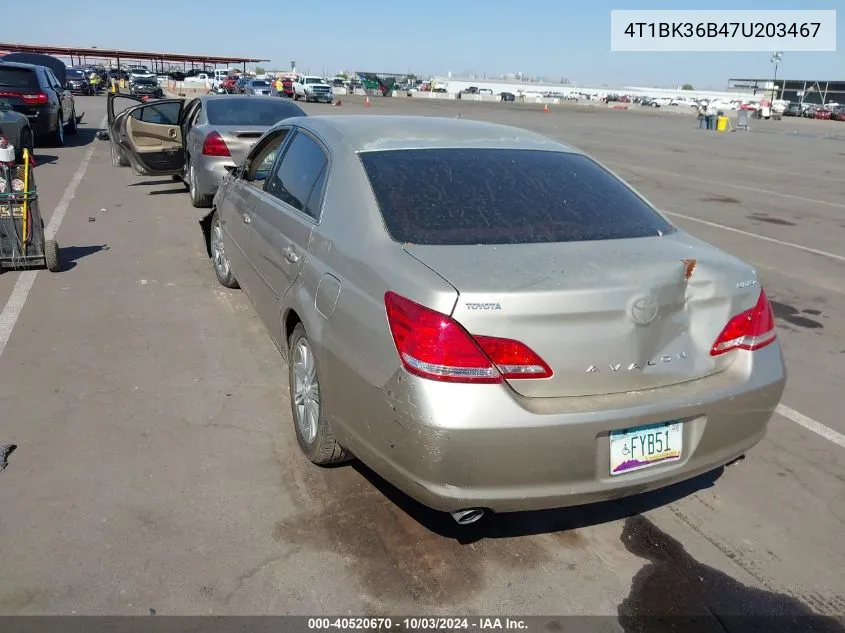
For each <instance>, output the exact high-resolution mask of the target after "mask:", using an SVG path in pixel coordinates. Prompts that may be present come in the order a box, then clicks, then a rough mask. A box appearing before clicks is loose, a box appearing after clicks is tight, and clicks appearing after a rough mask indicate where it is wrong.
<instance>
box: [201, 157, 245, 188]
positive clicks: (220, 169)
mask: <svg viewBox="0 0 845 633" xmlns="http://www.w3.org/2000/svg"><path fill="white" fill-rule="evenodd" d="M192 162H193V163H194V177H195V178H196V186H197V189H198V190H199V191H198V193H199V194H200V195H208V196H213V195H214V194H215V193H217V188H218V187H219V186H220V183H221V182H222V181H223V177H224V176H225V175H226V173H227V172H226V165H230V166H233V165H234V164H235V161H233V160H232V159H231V158H226V157H217V156H198V157H196V158H193V157H192Z"/></svg>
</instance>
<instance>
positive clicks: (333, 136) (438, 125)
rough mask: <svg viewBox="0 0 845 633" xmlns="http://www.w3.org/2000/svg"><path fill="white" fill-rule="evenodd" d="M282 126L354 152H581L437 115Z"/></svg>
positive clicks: (323, 118) (324, 118)
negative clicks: (514, 150)
mask: <svg viewBox="0 0 845 633" xmlns="http://www.w3.org/2000/svg"><path fill="white" fill-rule="evenodd" d="M284 123H285V124H291V123H293V124H295V125H298V126H300V127H303V128H306V129H310V130H312V131H313V132H314V133H316V134H317V136H319V137H321V138H322V139H323V140H324V141H326V142H327V143H330V144H337V145H343V146H344V147H345V148H346V149H349V150H351V151H353V152H367V151H383V150H399V149H436V148H499V149H536V150H548V151H558V152H571V153H580V152H579V151H578V150H577V149H575V148H573V147H570V146H569V145H565V144H563V143H560V142H558V141H555V140H552V139H550V138H548V137H546V136H543V135H541V134H537V133H535V132H529V131H528V130H523V129H521V128H517V127H512V126H509V125H500V124H497V123H487V122H484V121H473V120H470V119H453V118H446V117H436V116H396V115H339V116H332V115H320V116H310V117H307V118H306V117H292V118H290V119H285V121H284Z"/></svg>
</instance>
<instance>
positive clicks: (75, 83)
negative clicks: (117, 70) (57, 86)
mask: <svg viewBox="0 0 845 633" xmlns="http://www.w3.org/2000/svg"><path fill="white" fill-rule="evenodd" d="M88 74H89V73H86V72H85V70H83V69H82V68H68V69H66V70H65V76H66V78H67V89H68V90H70V92H71V93H72V94H75V95H93V94H94V88H93V86H92V85H91V80H90V79H89V78H88ZM98 77H99V75H98Z"/></svg>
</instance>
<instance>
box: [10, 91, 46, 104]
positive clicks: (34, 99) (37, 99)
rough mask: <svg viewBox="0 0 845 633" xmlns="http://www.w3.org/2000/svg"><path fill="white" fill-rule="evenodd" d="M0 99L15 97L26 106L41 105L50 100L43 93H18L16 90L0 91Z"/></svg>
mask: <svg viewBox="0 0 845 633" xmlns="http://www.w3.org/2000/svg"><path fill="white" fill-rule="evenodd" d="M0 97H17V98H18V99H20V100H21V101H23V102H24V103H25V104H27V105H41V104H43V103H48V102H49V101H50V99H49V98H48V97H47V95H46V94H44V93H43V92H19V91H17V90H0Z"/></svg>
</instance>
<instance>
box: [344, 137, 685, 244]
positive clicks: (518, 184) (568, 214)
mask: <svg viewBox="0 0 845 633" xmlns="http://www.w3.org/2000/svg"><path fill="white" fill-rule="evenodd" d="M360 158H361V162H362V163H363V165H364V169H365V170H366V172H367V176H368V177H369V180H370V184H371V185H372V188H373V192H374V193H375V196H376V200H377V202H378V204H379V207H380V209H381V213H382V216H383V217H384V222H385V224H386V226H387V230H388V232H389V233H390V235H391V237H392V238H393V239H394V240H396V241H397V242H401V243H413V244H445V245H454V244H536V243H543V242H578V241H592V240H612V239H622V238H631V237H646V236H655V235H663V234H667V233H671V232H673V231H674V230H675V229H674V227H673V226H672V225H671V224H669V223H668V222H667V221H666V220H664V219H663V218H662V217H661V216H660V215H658V214H657V213H656V212H655V211H654V210H653V209H652V208H651V207H649V206H648V205H647V204H646V203H645V202H643V200H642V199H640V198H639V197H638V196H637V195H636V194H635V193H634V192H633V191H631V190H630V189H629V188H628V187H627V186H626V185H624V184H623V183H621V182H620V181H619V180H618V179H617V178H615V177H614V176H613V175H612V174H610V173H609V172H608V171H607V170H605V169H604V168H602V167H600V166H599V165H598V164H597V163H595V162H594V161H592V160H591V159H589V158H587V157H585V156H581V155H578V154H570V153H566V152H550V151H537V150H510V149H457V148H456V149H424V150H393V151H378V152H362V153H361V154H360Z"/></svg>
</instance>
